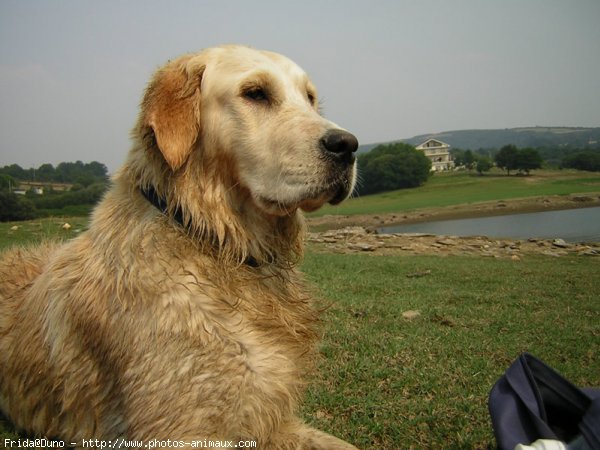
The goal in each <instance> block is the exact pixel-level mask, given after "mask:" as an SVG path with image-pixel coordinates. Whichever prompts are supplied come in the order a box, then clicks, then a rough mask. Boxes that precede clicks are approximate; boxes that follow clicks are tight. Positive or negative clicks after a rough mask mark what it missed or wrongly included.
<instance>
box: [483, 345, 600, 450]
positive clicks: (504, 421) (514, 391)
mask: <svg viewBox="0 0 600 450" xmlns="http://www.w3.org/2000/svg"><path fill="white" fill-rule="evenodd" d="M598 402H600V390H598V389H587V390H585V391H584V390H581V389H579V388H577V387H576V386H574V385H573V384H571V383H570V382H569V381H567V380H566V379H565V378H563V377H562V376H561V375H560V374H558V373H557V372H555V371H554V370H553V369H552V368H551V367H549V366H547V365H546V364H544V363H543V362H542V361H540V360H539V359H537V358H536V357H535V356H533V355H530V354H529V353H523V354H522V355H520V356H519V358H518V359H517V360H516V361H515V362H514V363H513V364H512V365H511V366H510V367H509V368H508V369H507V370H506V372H505V374H504V375H503V376H502V377H501V378H500V379H499V380H498V381H497V382H496V384H495V385H494V387H493V388H492V391H491V392H490V396H489V401H488V406H489V411H490V416H491V419H492V425H493V427H494V434H495V436H496V442H497V444H498V448H499V449H501V450H513V449H514V448H515V446H516V445H517V444H530V443H532V442H534V441H536V440H537V439H558V440H561V441H564V442H570V441H572V440H573V439H575V438H576V437H577V436H578V435H580V434H581V435H583V437H584V438H585V440H586V443H587V444H588V446H589V448H590V449H592V450H600V404H598Z"/></svg>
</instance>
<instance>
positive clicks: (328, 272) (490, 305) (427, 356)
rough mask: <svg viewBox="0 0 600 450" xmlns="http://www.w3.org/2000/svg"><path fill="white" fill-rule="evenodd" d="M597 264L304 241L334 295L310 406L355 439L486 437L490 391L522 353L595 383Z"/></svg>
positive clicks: (452, 441) (599, 363)
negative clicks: (333, 249) (344, 250)
mask: <svg viewBox="0 0 600 450" xmlns="http://www.w3.org/2000/svg"><path fill="white" fill-rule="evenodd" d="M599 269H600V260H597V259H587V258H584V257H573V258H570V257H567V258H552V257H547V256H546V257H528V258H524V259H523V260H522V261H519V262H515V261H511V260H497V259H490V258H487V259H484V258H482V257H448V258H441V257H436V256H369V255H334V254H310V253H309V254H308V256H307V258H306V261H305V263H304V271H305V272H306V273H307V275H308V278H309V279H310V280H311V281H312V282H314V284H316V285H317V286H319V287H320V288H321V292H322V296H323V297H324V298H325V300H326V301H327V302H331V307H330V308H329V309H328V310H327V311H326V313H325V314H324V317H323V318H324V341H323V344H322V346H321V353H322V355H323V359H322V361H321V368H320V372H319V373H318V375H316V376H315V379H314V380H313V382H312V383H311V385H310V388H309V395H308V401H307V404H306V407H305V416H306V417H307V418H308V420H309V421H310V422H312V423H314V424H315V425H316V426H318V427H320V428H323V429H326V430H329V431H332V432H334V433H335V434H336V435H339V436H343V437H345V438H346V439H348V440H350V441H352V442H354V443H355V444H356V445H357V446H358V447H359V448H365V449H367V448H377V449H404V448H416V449H429V448H444V449H449V448H461V449H462V448H469V449H471V448H487V447H490V448H492V447H493V446H494V439H493V434H492V429H491V425H490V419H489V415H488V411H487V396H488V393H489V391H490V389H491V388H492V386H493V384H494V382H495V381H496V380H497V379H498V377H499V376H500V375H501V374H502V373H503V372H504V370H505V369H506V368H507V367H508V366H509V365H510V363H511V362H512V361H513V360H514V359H515V358H516V357H517V356H518V355H519V353H521V352H523V351H529V352H531V353H532V354H534V355H536V356H538V357H539V358H541V359H543V360H545V361H546V362H547V363H548V364H550V365H551V366H553V367H554V368H555V369H556V370H558V371H559V372H561V373H562V374H563V375H564V376H566V377H567V378H569V379H570V380H571V381H572V382H574V383H575V384H578V385H582V386H600V298H599V297H598V295H597V290H598V273H600V270H599ZM426 271H431V273H430V275H428V276H424V277H407V275H410V274H414V273H423V272H426ZM410 310H413V311H414V310H417V311H420V316H418V317H416V318H414V319H412V320H408V319H405V318H403V316H402V313H403V312H405V311H410Z"/></svg>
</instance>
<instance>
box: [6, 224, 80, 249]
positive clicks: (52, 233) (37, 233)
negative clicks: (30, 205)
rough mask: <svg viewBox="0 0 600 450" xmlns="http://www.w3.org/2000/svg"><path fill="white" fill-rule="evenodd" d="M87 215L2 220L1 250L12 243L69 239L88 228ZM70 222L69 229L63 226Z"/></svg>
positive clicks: (20, 243) (21, 243)
mask: <svg viewBox="0 0 600 450" xmlns="http://www.w3.org/2000/svg"><path fill="white" fill-rule="evenodd" d="M87 222H88V219H87V217H52V218H48V219H37V220H28V221H23V222H0V251H1V250H2V249H3V248H6V247H10V246H12V245H23V244H28V243H36V242H40V241H42V240H45V239H69V238H72V237H75V236H76V235H77V234H78V233H80V232H82V231H84V230H85V229H86V228H87ZM65 223H68V224H69V225H71V228H70V229H69V230H63V229H62V226H63V225H64V224H65Z"/></svg>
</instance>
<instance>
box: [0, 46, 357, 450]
mask: <svg viewBox="0 0 600 450" xmlns="http://www.w3.org/2000/svg"><path fill="white" fill-rule="evenodd" d="M258 53H259V52H256V51H254V50H250V49H245V48H238V47H226V48H221V49H214V50H209V51H205V52H202V53H200V54H196V55H186V56H184V57H182V58H179V59H177V60H174V61H172V62H170V63H169V64H167V65H166V66H165V67H164V68H162V69H160V70H159V71H158V72H157V73H156V75H155V76H154V77H153V79H152V81H151V82H150V84H149V86H148V89H147V91H146V95H145V96H144V99H143V101H142V105H141V112H140V116H139V119H138V122H137V124H136V126H135V128H134V129H133V131H132V140H133V147H132V149H131V151H130V153H129V156H128V159H127V161H126V163H125V165H124V166H123V167H122V168H121V170H120V171H119V172H118V173H117V174H116V175H115V177H114V179H113V185H112V187H111V189H110V190H109V191H108V193H107V194H106V196H105V198H104V199H103V200H102V202H101V203H100V204H99V205H98V207H97V208H96V209H95V211H94V213H93V216H92V219H91V223H90V226H89V229H88V230H87V231H86V232H84V233H82V234H81V235H80V236H79V237H77V238H76V239H73V240H72V241H69V242H67V243H65V244H43V245H40V246H38V247H34V248H28V249H25V248H16V249H12V250H9V251H7V252H5V253H4V255H3V256H2V259H1V260H0V409H1V410H2V411H3V412H4V413H5V414H6V415H7V416H8V417H9V418H10V420H11V421H12V422H13V423H14V424H15V425H16V426H17V427H19V428H21V429H23V430H25V431H26V432H28V433H32V434H35V435H39V436H48V437H57V438H62V439H65V440H67V441H73V440H79V441H81V439H90V438H102V439H115V438H119V437H125V438H130V439H144V440H150V439H177V440H194V439H216V440H249V439H254V440H257V441H258V444H259V448H264V449H325V448H327V449H351V448H354V447H353V446H351V445H350V444H347V443H345V442H343V441H341V440H339V439H337V438H335V437H333V436H330V435H328V434H326V433H323V432H321V431H318V430H315V429H313V428H311V427H309V426H307V425H305V424H304V423H303V422H302V421H301V420H299V419H297V418H296V416H295V411H296V409H297V407H298V404H299V401H300V399H301V395H302V389H303V381H302V380H303V376H304V375H306V373H307V372H308V371H310V370H311V368H312V363H313V360H314V348H315V343H316V339H317V330H316V323H317V316H316V314H315V312H314V310H313V307H312V304H311V298H310V296H309V294H308V292H307V290H306V288H305V287H304V283H303V281H302V278H301V276H300V275H299V274H298V273H297V271H296V270H295V266H296V265H297V262H298V261H299V259H300V258H301V256H302V239H303V229H304V225H303V221H302V217H301V214H300V213H299V212H298V205H300V204H301V203H302V201H303V200H302V198H301V195H300V194H297V192H296V191H294V190H293V189H296V187H295V185H293V186H292V187H291V188H289V189H288V191H286V193H285V194H284V193H282V194H277V195H279V197H277V196H276V197H275V198H276V199H277V202H276V203H277V204H279V206H280V208H281V210H276V211H271V210H265V208H266V207H261V204H260V201H261V200H259V199H258V197H256V198H255V191H256V192H258V191H261V189H263V187H262V186H253V185H252V183H250V182H248V181H247V180H248V179H250V180H254V179H253V178H247V179H243V177H244V176H245V175H244V174H243V170H245V169H244V167H243V164H242V163H240V158H243V157H247V155H245V154H244V155H241V154H239V153H236V152H238V151H240V152H241V151H246V152H250V151H254V150H253V149H254V144H252V143H249V144H248V148H247V149H246V148H245V147H243V146H244V145H245V144H244V142H245V141H240V144H236V149H235V151H234V149H232V148H231V147H232V146H233V145H231V143H228V141H227V140H228V139H229V138H228V137H227V136H229V135H231V134H232V133H233V134H235V133H234V131H233V130H226V131H227V133H224V134H223V135H218V133H217V132H216V131H215V130H216V127H223V126H230V124H231V123H232V122H231V121H229V122H228V121H227V117H226V115H225V114H223V116H222V117H215V116H214V115H215V114H217V113H215V111H218V110H216V109H215V108H217V107H218V105H216V104H214V102H213V105H212V106H210V104H209V106H206V105H205V98H206V95H208V94H207V93H206V92H204V87H205V83H208V81H206V80H205V79H204V78H205V77H207V76H208V74H207V73H205V72H207V71H208V70H209V69H207V68H209V67H212V66H211V64H212V63H213V62H214V61H215V60H218V61H219V63H220V64H221V66H219V67H221V69H220V70H231V69H228V68H227V64H229V65H231V66H232V67H235V65H236V64H239V62H236V61H235V59H236V58H237V60H238V61H239V60H240V59H241V60H242V61H244V59H243V58H247V59H249V60H250V61H249V62H248V63H247V64H246V66H248V67H250V66H251V65H252V64H257V61H258V63H259V65H260V61H263V60H264V59H265V58H268V59H269V60H272V61H274V64H279V65H281V66H282V67H284V66H285V65H286V64H288V60H286V59H284V58H282V57H281V61H280V60H278V59H277V58H278V56H277V55H274V54H266V56H265V55H259V54H258ZM228 58H229V59H233V60H234V61H229V60H228ZM261 58H262V59H261ZM264 64H265V65H266V69H265V70H266V71H269V67H270V66H269V64H270V63H269V62H268V61H266V60H265V63H264ZM246 66H244V67H246ZM273 70H275V68H273ZM294 70H295V69H294ZM282 73H285V67H284V69H282ZM273 76H274V77H278V76H279V77H281V76H283V75H281V74H279V73H278V74H276V75H273ZM276 81H277V80H276ZM283 81H285V80H283ZM214 82H215V81H214V80H213V83H214ZM286 82H287V81H286ZM282 86H285V84H282ZM206 90H207V92H208V91H210V85H208V86H207V87H206ZM223 92H225V91H223ZM215 95H216V94H215ZM223 95H224V94H223ZM282 98H284V99H287V98H288V97H282ZM290 98H292V97H290ZM293 98H295V97H293ZM231 101H232V102H233V101H235V102H237V103H235V105H237V106H236V108H238V110H236V111H241V113H236V114H238V116H239V115H240V114H247V115H248V117H246V116H244V117H242V118H241V119H240V120H241V122H240V123H242V124H243V126H244V127H246V128H245V129H242V130H238V131H237V133H238V134H239V135H241V136H242V138H243V134H244V133H246V134H247V133H253V131H252V127H253V126H254V125H253V122H252V120H253V119H252V116H251V114H252V110H250V109H249V110H248V111H246V109H244V108H245V106H244V104H242V103H240V100H239V99H238V98H237V97H236V98H235V99H233V100H231ZM286 101H287V100H286ZM294 101H295V103H293V105H292V106H290V107H289V108H292V107H295V108H298V109H300V108H303V106H302V105H301V104H300V101H299V100H294ZM206 102H207V103H209V102H210V100H206ZM309 108H312V106H310V105H308V106H306V109H307V111H304V110H302V111H300V113H301V114H300V116H301V117H304V118H305V122H304V126H303V130H304V131H302V132H303V133H305V134H306V136H307V139H306V140H307V141H309V140H310V139H313V138H314V139H317V138H318V134H319V133H321V132H322V130H324V129H326V128H327V127H332V126H333V125H332V124H331V123H330V122H327V121H325V120H324V119H322V118H320V116H319V115H318V114H317V113H313V112H311V111H309V110H308V109H309ZM292 109H293V108H292ZM269 114H271V112H269ZM272 114H273V115H275V114H278V115H279V114H280V113H277V112H273V113H272ZM285 114H288V116H285ZM298 114H299V113H297V114H296V115H295V116H294V117H296V116H298ZM281 115H283V116H284V118H283V119H281V120H283V121H284V122H285V120H287V119H285V117H292V115H291V113H290V112H289V111H288V112H285V111H282V112H281ZM221 119H222V120H221ZM294 120H296V119H294ZM244 121H246V122H244ZM299 123H300V124H302V121H300V122H299ZM278 125H281V124H278ZM249 130H250V131H249ZM273 133H279V131H277V130H274V131H273ZM244 139H245V138H244ZM281 139H297V138H296V137H294V136H292V137H291V138H286V137H285V136H283V137H282V138H281ZM311 145H312V144H311ZM240 148H241V150H240ZM257 151H259V150H257ZM260 151H262V150H260ZM313 153H314V150H313V147H307V149H306V154H305V155H304V158H305V159H306V161H307V165H309V166H310V165H312V166H314V167H315V168H319V167H320V165H323V164H322V163H320V162H319V161H318V159H317V158H313V156H312V155H313ZM258 157H259V156H256V158H258ZM290 158H292V156H290ZM311 158H312V159H311ZM248 161H249V163H248V164H250V163H251V162H252V159H248ZM284 163H285V161H284V162H282V164H284ZM315 170H316V169H315ZM319 170H320V169H319ZM348 173H349V174H350V172H348ZM251 175H252V174H249V175H248V177H250V176H251ZM252 176H253V175H252ZM267 176H268V175H266V176H265V178H266V177H267ZM350 176H352V177H353V172H352V173H351V174H350ZM311 177H312V175H311ZM315 177H316V176H315ZM311 180H313V178H311ZM314 180H316V181H315V183H317V184H318V183H320V182H321V181H320V180H325V181H323V183H326V182H330V181H328V180H331V177H330V176H329V177H325V176H323V177H320V178H318V177H317V178H314ZM259 181H260V180H259ZM309 181H310V180H309ZM253 182H254V181H253ZM268 182H269V180H267V179H265V181H264V183H265V184H267V183H268ZM310 182H311V183H312V181H310ZM348 183H349V184H350V185H351V184H352V183H353V180H350V181H348ZM307 184H308V182H307ZM317 184H315V186H316V185H317ZM148 186H152V187H153V188H155V189H156V191H157V192H158V193H159V195H161V196H162V197H164V198H165V199H166V201H167V203H168V205H169V208H170V210H169V213H168V214H162V213H161V212H160V211H158V210H157V208H156V207H155V206H153V205H152V204H150V203H149V202H148V201H147V200H146V199H145V198H144V196H143V195H141V193H140V188H142V189H143V188H146V187H148ZM292 188H293V189H292ZM311 189H313V191H314V192H317V188H311ZM324 189H325V191H324V192H326V194H327V195H329V194H328V193H329V192H330V191H332V188H329V187H326V188H324ZM261 192H262V191H261ZM303 192H304V191H303ZM327 195H325V194H318V195H317V194H314V195H313V197H312V198H311V199H310V202H311V203H310V205H309V206H310V207H311V208H313V207H314V203H315V202H317V203H320V204H322V203H323V202H324V201H325V200H327ZM296 197H297V198H296ZM288 200H289V201H290V202H291V203H287V202H288ZM294 202H295V203H294ZM290 205H291V206H290ZM263 206H264V205H263ZM175 210H180V211H183V226H181V225H179V224H177V223H175V221H174V220H173V219H172V218H171V217H170V215H172V214H173V213H174V211H175ZM249 257H252V258H253V261H254V262H255V264H253V265H249V264H247V261H248V258H249ZM256 266H257V267H256Z"/></svg>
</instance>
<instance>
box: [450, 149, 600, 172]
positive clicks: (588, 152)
mask: <svg viewBox="0 0 600 450" xmlns="http://www.w3.org/2000/svg"><path fill="white" fill-rule="evenodd" d="M507 147H511V148H513V149H516V150H517V151H523V150H525V151H526V153H528V154H529V156H530V157H531V155H532V154H537V155H538V156H539V158H540V159H541V163H542V165H543V166H544V167H547V168H551V169H577V170H588V171H591V172H598V171H600V148H598V149H578V148H562V147H538V148H531V147H526V148H521V149H518V148H517V147H516V146H515V145H512V144H511V145H505V146H504V147H502V149H505V148H507ZM502 149H496V148H479V149H477V150H471V149H466V150H465V149H462V148H452V149H451V150H450V153H451V155H452V157H453V158H454V161H455V163H456V165H457V166H463V165H464V166H467V167H469V165H470V164H471V163H473V162H474V163H475V164H476V163H477V161H478V160H479V159H482V158H488V159H489V160H491V161H495V162H496V163H497V161H496V157H497V155H498V153H500V152H501V150H502ZM465 161H466V162H465ZM500 166H501V165H500ZM469 168H470V167H469Z"/></svg>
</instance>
